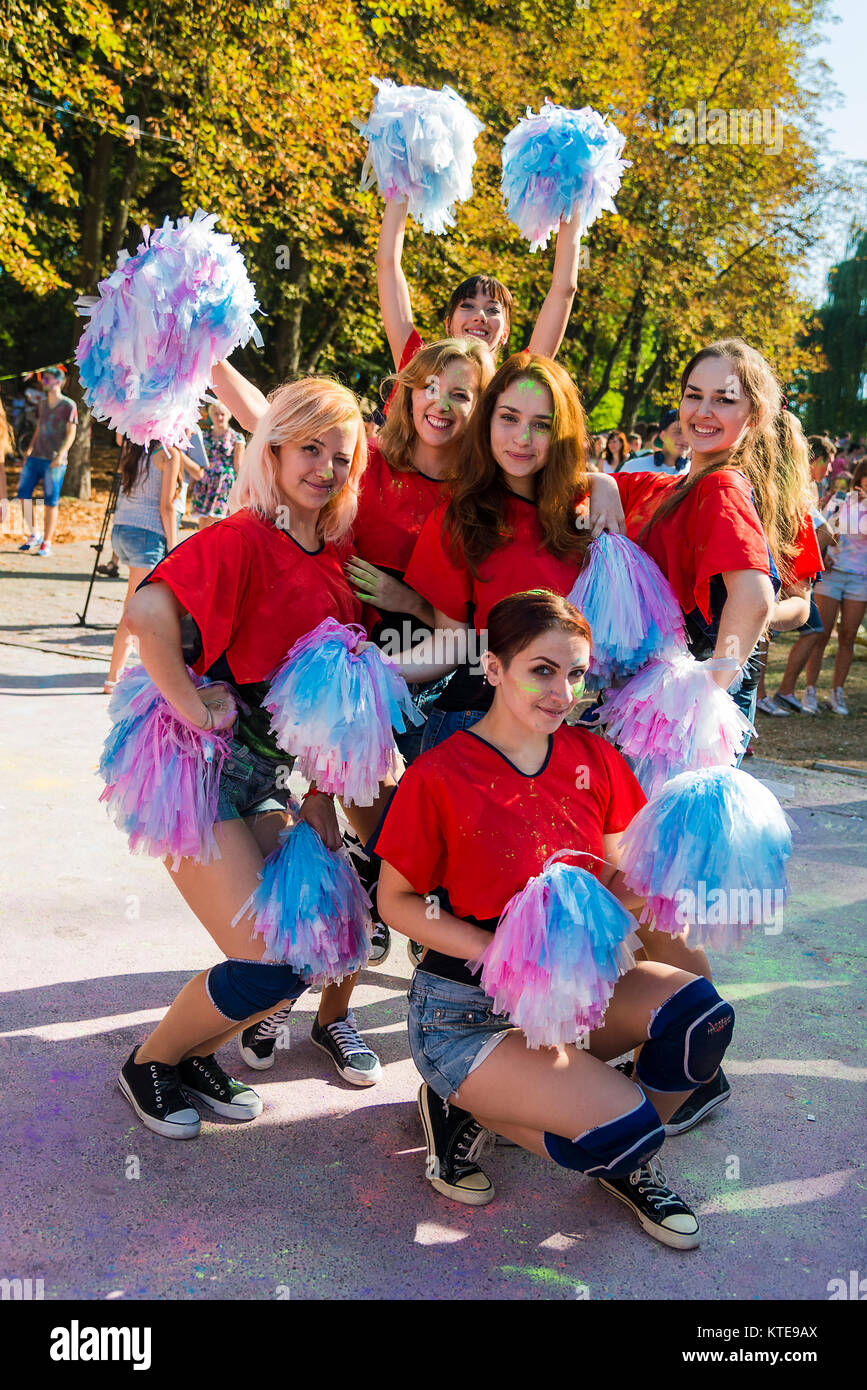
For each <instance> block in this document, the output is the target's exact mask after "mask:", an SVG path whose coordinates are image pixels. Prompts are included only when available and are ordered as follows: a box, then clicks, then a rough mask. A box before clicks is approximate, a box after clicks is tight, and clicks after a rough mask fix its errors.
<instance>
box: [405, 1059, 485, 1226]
mask: <svg viewBox="0 0 867 1390" xmlns="http://www.w3.org/2000/svg"><path fill="white" fill-rule="evenodd" d="M418 1113H419V1115H421V1122H422V1125H423V1126H424V1137H425V1139H426V1141H427V1160H426V1162H425V1177H426V1178H427V1180H428V1182H429V1183H430V1185H431V1187H433V1188H435V1189H436V1191H437V1192H441V1193H442V1195H443V1196H444V1197H450V1198H451V1199H452V1201H453V1202H463V1203H464V1205H465V1206H468V1207H484V1206H486V1205H487V1203H488V1202H490V1200H491V1198H492V1197H493V1195H494V1184H493V1183H492V1182H491V1180H490V1178H489V1177H488V1176H487V1174H486V1173H483V1172H482V1170H481V1168H480V1167H479V1165H478V1164H477V1163H476V1162H475V1159H476V1158H478V1156H479V1154H480V1153H481V1150H482V1149H483V1148H484V1147H485V1145H486V1144H487V1142H488V1139H489V1137H490V1136H489V1133H488V1131H487V1130H486V1129H483V1128H482V1126H481V1125H480V1124H479V1122H478V1120H474V1119H473V1117H472V1115H471V1114H470V1113H469V1111H468V1110H461V1108H460V1106H458V1105H453V1104H449V1106H448V1114H446V1104H445V1101H443V1100H440V1098H439V1096H438V1095H437V1094H436V1092H435V1091H432V1090H431V1088H430V1086H428V1084H427V1082H426V1081H423V1082H422V1084H421V1086H420V1087H419V1092H418Z"/></svg>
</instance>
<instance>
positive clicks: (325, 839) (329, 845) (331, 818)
mask: <svg viewBox="0 0 867 1390" xmlns="http://www.w3.org/2000/svg"><path fill="white" fill-rule="evenodd" d="M298 820H299V821H302V820H303V821H306V822H307V824H308V825H309V826H311V827H312V829H313V830H315V831H316V834H317V835H318V836H319V838H320V840H321V841H322V843H323V844H324V846H325V848H326V849H340V846H341V845H342V843H343V841H342V839H341V836H340V827H339V826H338V824H337V809H336V807H335V805H334V797H333V796H325V795H324V794H323V793H317V794H316V795H315V796H308V797H307V799H306V801H304V802H303V803H302V806H301V810H300V811H299V813H298Z"/></svg>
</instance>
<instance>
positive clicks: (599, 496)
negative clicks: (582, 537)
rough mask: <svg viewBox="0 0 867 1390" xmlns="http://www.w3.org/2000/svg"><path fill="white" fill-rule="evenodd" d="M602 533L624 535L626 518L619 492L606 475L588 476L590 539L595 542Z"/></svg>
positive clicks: (613, 482)
mask: <svg viewBox="0 0 867 1390" xmlns="http://www.w3.org/2000/svg"><path fill="white" fill-rule="evenodd" d="M603 531H610V532H611V534H612V535H613V536H625V535H626V517H625V515H624V513H623V503H622V502H621V501H620V490H619V488H618V486H617V484H616V483H615V481H614V479H613V478H611V477H609V475H608V474H607V473H593V474H591V476H590V538H591V540H595V539H596V537H597V536H600V535H601V534H602V532H603Z"/></svg>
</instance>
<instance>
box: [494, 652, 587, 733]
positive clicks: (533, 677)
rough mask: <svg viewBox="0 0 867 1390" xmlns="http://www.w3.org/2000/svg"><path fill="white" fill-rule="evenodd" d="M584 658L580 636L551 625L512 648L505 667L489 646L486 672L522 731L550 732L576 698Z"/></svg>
mask: <svg viewBox="0 0 867 1390" xmlns="http://www.w3.org/2000/svg"><path fill="white" fill-rule="evenodd" d="M589 661H590V644H589V642H587V641H586V639H585V638H583V637H580V636H578V635H577V634H576V633H573V632H564V631H563V629H562V628H559V627H552V628H549V629H548V630H547V632H543V633H540V635H539V636H538V637H534V638H533V640H532V642H530V643H528V645H527V646H526V647H524V649H523V650H522V651H519V652H516V654H515V655H514V656H513V657H512V660H511V661H510V663H509V665H508V666H507V667H504V666H503V664H502V662H501V661H500V659H499V657H497V656H496V655H495V654H494V653H493V652H489V653H488V655H487V657H486V662H487V676H488V681H489V683H490V684H491V685H492V686H494V687H495V690H496V694H495V702H496V705H497V706H499V707H503V708H505V709H506V710H508V712H509V714H510V715H511V716H512V718H513V719H515V720H516V721H517V723H518V724H520V725H522V727H524V728H525V729H527V730H528V731H532V732H534V733H537V734H551V733H553V732H554V730H555V729H559V727H560V725H561V724H562V723H563V720H564V719H565V718H566V715H567V714H568V713H569V711H570V710H571V709H572V707H573V706H574V705H575V703H576V701H577V700H580V699H581V696H582V695H583V693H584V673H585V671H586V670H587V666H588V663H589Z"/></svg>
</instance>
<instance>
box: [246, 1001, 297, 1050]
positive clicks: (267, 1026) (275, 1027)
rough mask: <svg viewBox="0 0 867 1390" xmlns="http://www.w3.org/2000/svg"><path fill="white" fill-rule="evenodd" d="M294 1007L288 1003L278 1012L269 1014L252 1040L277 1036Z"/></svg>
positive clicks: (260, 1040) (258, 1040)
mask: <svg viewBox="0 0 867 1390" xmlns="http://www.w3.org/2000/svg"><path fill="white" fill-rule="evenodd" d="M293 1008H294V1005H292V1004H287V1005H286V1007H285V1008H283V1009H278V1010H277V1012H276V1014H269V1016H268V1017H267V1018H263V1019H262V1022H261V1023H260V1024H259V1027H258V1028H257V1029H256V1032H255V1034H254V1035H253V1039H252V1041H253V1042H264V1040H265V1039H266V1038H276V1036H277V1034H278V1033H279V1032H280V1029H281V1028H282V1027H283V1025H284V1023H285V1022H286V1020H287V1018H288V1017H289V1015H290V1014H291V1012H292V1009H293Z"/></svg>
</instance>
